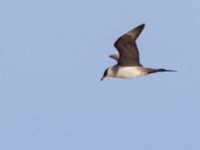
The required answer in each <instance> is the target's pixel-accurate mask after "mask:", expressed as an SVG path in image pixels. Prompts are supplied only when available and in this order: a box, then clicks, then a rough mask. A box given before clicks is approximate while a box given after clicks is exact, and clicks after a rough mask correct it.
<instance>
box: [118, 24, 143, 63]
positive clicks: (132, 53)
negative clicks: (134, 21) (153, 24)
mask: <svg viewBox="0 0 200 150" xmlns="http://www.w3.org/2000/svg"><path fill="white" fill-rule="evenodd" d="M144 26H145V25H144V24H141V25H139V26H138V27H136V28H134V29H132V30H131V31H129V32H127V33H126V34H124V35H122V36H121V37H119V38H118V40H117V41H116V42H115V43H114V46H115V47H116V48H117V50H118V52H119V54H120V57H119V61H118V65H120V66H142V65H141V64H140V59H139V51H138V48H137V45H136V42H135V41H136V39H137V38H138V36H139V35H140V33H141V32H142V30H143V28H144Z"/></svg>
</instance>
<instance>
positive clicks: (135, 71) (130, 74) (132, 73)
mask: <svg viewBox="0 0 200 150" xmlns="http://www.w3.org/2000/svg"><path fill="white" fill-rule="evenodd" d="M144 75H146V73H145V72H144V71H143V70H142V69H141V68H140V67H121V68H119V70H118V72H117V74H116V77H118V78H135V77H140V76H144Z"/></svg>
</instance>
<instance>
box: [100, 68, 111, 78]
mask: <svg viewBox="0 0 200 150" xmlns="http://www.w3.org/2000/svg"><path fill="white" fill-rule="evenodd" d="M108 70H109V68H107V69H106V70H105V71H104V73H103V77H102V78H101V81H103V79H104V78H105V77H107V76H108Z"/></svg>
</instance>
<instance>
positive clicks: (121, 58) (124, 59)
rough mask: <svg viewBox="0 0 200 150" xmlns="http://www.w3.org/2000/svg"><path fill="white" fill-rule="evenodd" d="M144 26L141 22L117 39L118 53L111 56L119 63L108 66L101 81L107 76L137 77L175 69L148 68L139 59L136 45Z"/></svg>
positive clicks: (115, 44)
mask: <svg viewBox="0 0 200 150" xmlns="http://www.w3.org/2000/svg"><path fill="white" fill-rule="evenodd" d="M144 26H145V24H141V25H139V26H137V27H136V28H134V29H132V30H130V31H129V32H127V33H125V34H124V35H122V36H121V37H119V38H118V39H117V41H116V42H115V43H114V46H115V48H116V49H117V50H118V53H116V54H112V55H110V56H109V57H110V58H113V59H115V60H116V61H117V64H116V65H114V66H112V67H109V68H107V69H106V70H105V71H104V74H103V77H102V78H101V81H102V80H103V79H104V78H105V77H115V78H135V77H141V76H145V75H148V74H151V73H156V72H174V71H175V70H168V69H163V68H161V69H153V68H147V67H143V66H142V65H141V63H140V59H139V51H138V48H137V45H136V39H137V38H138V36H139V35H140V33H141V32H142V30H143V29H144Z"/></svg>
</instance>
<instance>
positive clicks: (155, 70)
mask: <svg viewBox="0 0 200 150" xmlns="http://www.w3.org/2000/svg"><path fill="white" fill-rule="evenodd" d="M156 72H177V71H176V70H168V69H150V70H149V73H156Z"/></svg>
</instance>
